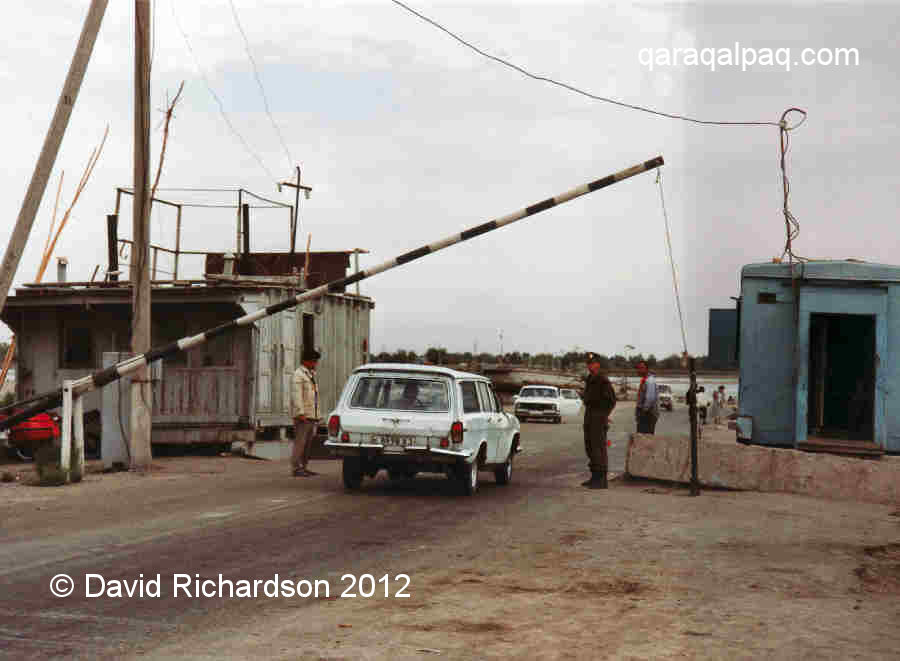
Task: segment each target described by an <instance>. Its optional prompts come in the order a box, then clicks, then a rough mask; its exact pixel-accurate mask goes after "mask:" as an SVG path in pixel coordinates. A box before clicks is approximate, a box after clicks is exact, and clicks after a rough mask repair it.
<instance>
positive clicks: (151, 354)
mask: <svg viewBox="0 0 900 661" xmlns="http://www.w3.org/2000/svg"><path fill="white" fill-rule="evenodd" d="M661 165H663V157H662V156H657V157H656V158H654V159H651V160H649V161H644V162H643V163H639V164H638V165H634V166H632V167H630V168H627V169H625V170H621V171H620V172H616V173H615V174H611V175H609V176H606V177H603V178H602V179H597V180H595V181H592V182H590V183H587V184H583V185H581V186H578V187H577V188H573V189H571V190H569V191H566V192H565V193H562V194H561V195H557V196H555V197H548V198H547V199H546V200H543V201H541V202H538V203H536V204H532V205H531V206H528V207H525V208H524V209H520V210H518V211H515V212H513V213H511V214H508V215H506V216H502V217H500V218H496V219H494V220H489V221H487V222H486V223H482V224H481V225H476V226H475V227H471V228H469V229H467V230H464V231H462V232H460V233H459V234H453V235H451V236H448V237H446V238H444V239H441V240H440V241H435V242H434V243H429V244H427V245H424V246H422V247H421V248H417V249H415V250H411V251H409V252H407V253H404V254H402V255H400V256H399V257H395V258H394V259H389V260H388V261H386V262H383V263H382V264H379V265H377V266H373V267H372V268H369V269H364V270H362V271H359V272H357V273H354V274H353V275H350V276H347V277H345V278H340V279H339V280H333V281H331V282H329V283H326V284H324V285H320V286H319V287H316V288H314V289H310V290H308V291H305V292H303V293H302V294H298V295H297V296H295V297H294V298H289V299H286V300H284V301H279V302H278V303H274V304H272V305H270V306H268V307H266V308H263V309H262V310H258V311H256V312H253V313H251V314H247V315H244V316H243V317H239V318H237V319H234V320H232V321H229V322H228V323H226V324H222V325H221V326H216V327H215V328H211V329H210V330H208V331H204V332H203V333H199V334H197V335H192V336H190V337H184V338H182V339H180V340H177V341H175V342H172V343H170V344H167V345H165V346H163V347H160V348H158V349H151V350H150V351H147V352H146V353H143V354H141V355H140V356H134V357H132V358H129V359H127V360H123V361H122V362H120V363H117V364H115V365H113V366H111V367H108V368H106V369H104V370H100V371H99V372H94V373H93V374H90V375H89V376H85V377H83V378H81V379H78V380H76V381H72V383H71V388H72V396H73V397H74V398H78V397H79V396H80V395H82V394H84V393H86V392H89V391H91V390H93V389H95V388H102V387H103V386H105V385H107V384H109V383H112V382H113V381H117V380H118V379H121V378H122V377H123V376H127V375H128V374H131V373H132V372H135V371H137V370H138V369H140V368H141V367H144V366H146V365H149V364H150V363H152V362H154V361H156V360H159V359H161V358H166V357H169V356H172V355H175V354H176V353H178V352H179V351H185V350H187V349H190V348H192V347H195V346H198V345H200V344H203V343H204V342H206V341H207V340H210V339H212V338H214V337H217V336H219V335H224V334H225V333H228V332H231V331H233V330H234V329H236V328H239V327H240V326H246V325H248V324H252V323H254V322H256V321H259V320H260V319H263V318H264V317H269V316H271V315H273V314H276V313H278V312H282V311H283V310H287V309H289V308H292V307H294V306H295V305H297V304H299V303H303V302H304V301H308V300H311V299H314V298H319V297H321V296H324V295H325V294H328V293H335V292H339V291H343V290H344V288H345V287H346V286H347V285H352V284H353V283H355V282H359V281H360V280H365V279H366V278H370V277H372V276H373V275H376V274H378V273H381V272H382V271H387V270H389V269H392V268H394V267H397V266H402V265H403V264H408V263H409V262H412V261H414V260H416V259H419V258H420V257H424V256H425V255H428V254H430V253H433V252H437V251H438V250H443V249H444V248H449V247H450V246H452V245H456V244H457V243H462V242H463V241H468V240H469V239H474V238H475V237H476V236H481V235H482V234H486V233H487V232H491V231H493V230H496V229H499V228H501V227H504V226H506V225H509V224H511V223H514V222H516V221H517V220H522V219H523V218H527V217H528V216H533V215H534V214H536V213H540V212H541V211H546V210H547V209H552V208H553V207H555V206H558V205H560V204H564V203H566V202H569V201H570V200H574V199H575V198H576V197H581V196H582V195H587V194H588V193H593V192H594V191H597V190H600V189H601V188H606V187H607V186H611V185H612V184H614V183H616V182H619V181H622V180H623V179H628V178H629V177H633V176H635V175H638V174H641V173H642V172H647V171H648V170H652V169H654V168H658V167H660V166H661ZM34 399H35V398H34V397H32V398H30V401H34ZM62 402H63V389H62V388H59V389H57V390H53V391H50V392H48V393H47V394H46V397H45V398H44V399H42V400H41V401H39V402H38V403H37V404H34V405H33V406H30V407H28V408H26V409H23V410H22V411H20V412H19V413H16V414H15V415H11V416H9V417H8V418H6V419H5V420H2V421H0V431H3V430H4V429H8V428H10V427H12V426H13V425H16V424H18V423H19V422H21V421H22V420H27V419H28V418H30V417H32V416H33V415H35V414H37V413H41V412H43V411H46V410H48V409H52V408H56V407H57V406H59V405H60V404H62ZM13 406H15V404H13Z"/></svg>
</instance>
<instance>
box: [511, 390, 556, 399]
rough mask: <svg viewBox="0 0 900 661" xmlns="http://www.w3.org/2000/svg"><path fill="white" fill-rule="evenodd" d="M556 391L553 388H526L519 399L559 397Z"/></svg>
mask: <svg viewBox="0 0 900 661" xmlns="http://www.w3.org/2000/svg"><path fill="white" fill-rule="evenodd" d="M557 396H558V395H557V394H556V390H554V389H553V388H525V389H523V390H522V392H521V393H520V394H519V397H557Z"/></svg>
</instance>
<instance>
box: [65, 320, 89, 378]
mask: <svg viewBox="0 0 900 661" xmlns="http://www.w3.org/2000/svg"><path fill="white" fill-rule="evenodd" d="M60 367H62V368H63V369H80V368H92V367H94V344H93V333H92V332H91V329H90V328H84V327H78V326H65V327H64V328H63V341H62V359H61V360H60Z"/></svg>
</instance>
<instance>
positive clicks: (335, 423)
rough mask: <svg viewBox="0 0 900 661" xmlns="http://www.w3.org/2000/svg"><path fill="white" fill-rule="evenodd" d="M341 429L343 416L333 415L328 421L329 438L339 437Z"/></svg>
mask: <svg viewBox="0 0 900 661" xmlns="http://www.w3.org/2000/svg"><path fill="white" fill-rule="evenodd" d="M340 429H341V416H339V415H333V416H331V418H330V419H329V420H328V435H329V436H337V435H338V431H340Z"/></svg>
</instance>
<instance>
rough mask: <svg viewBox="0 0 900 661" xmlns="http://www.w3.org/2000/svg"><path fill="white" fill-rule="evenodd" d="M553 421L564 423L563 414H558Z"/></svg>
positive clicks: (558, 423)
mask: <svg viewBox="0 0 900 661" xmlns="http://www.w3.org/2000/svg"><path fill="white" fill-rule="evenodd" d="M553 422H554V423H556V424H557V425H560V424H562V416H561V415H558V416H556V419H555V420H554V421H553Z"/></svg>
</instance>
